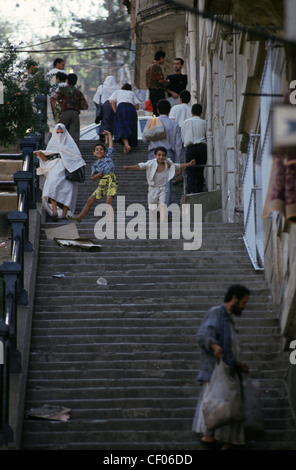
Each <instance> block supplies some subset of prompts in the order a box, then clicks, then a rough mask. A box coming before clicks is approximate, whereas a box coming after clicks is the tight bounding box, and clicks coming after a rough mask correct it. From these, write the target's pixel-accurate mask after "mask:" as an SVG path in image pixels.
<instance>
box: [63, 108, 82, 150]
mask: <svg viewBox="0 0 296 470" xmlns="http://www.w3.org/2000/svg"><path fill="white" fill-rule="evenodd" d="M59 122H61V123H62V124H64V125H65V126H66V129H67V131H68V132H69V134H70V135H71V136H72V137H73V139H74V140H75V143H76V144H77V147H79V139H80V118H79V112H78V111H75V110H74V109H67V110H66V111H62V115H61V118H60V120H59Z"/></svg>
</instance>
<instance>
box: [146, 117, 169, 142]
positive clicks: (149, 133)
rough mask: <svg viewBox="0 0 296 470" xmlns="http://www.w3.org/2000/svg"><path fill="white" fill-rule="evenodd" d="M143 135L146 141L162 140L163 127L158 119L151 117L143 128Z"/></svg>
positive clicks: (163, 136)
mask: <svg viewBox="0 0 296 470" xmlns="http://www.w3.org/2000/svg"><path fill="white" fill-rule="evenodd" d="M143 134H144V137H145V138H146V139H147V140H158V139H164V138H165V129H164V125H163V123H162V122H161V120H160V119H159V118H158V117H156V116H152V117H151V118H150V119H149V121H148V122H147V124H146V126H145V128H144V131H143Z"/></svg>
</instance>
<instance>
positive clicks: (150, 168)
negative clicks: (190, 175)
mask: <svg viewBox="0 0 296 470" xmlns="http://www.w3.org/2000/svg"><path fill="white" fill-rule="evenodd" d="M167 162H169V163H170V168H168V165H167V164H166V170H168V171H164V176H165V180H164V181H163V183H164V184H166V183H168V182H169V181H170V180H171V179H172V178H174V176H175V173H176V170H179V168H180V163H173V162H172V161H171V160H170V159H169V158H167V159H166V160H165V163H167ZM138 165H139V167H140V169H141V170H146V178H147V182H148V184H149V186H155V175H156V171H157V168H158V161H157V159H156V158H152V159H151V160H148V161H147V162H141V163H138ZM157 182H158V185H159V181H157Z"/></svg>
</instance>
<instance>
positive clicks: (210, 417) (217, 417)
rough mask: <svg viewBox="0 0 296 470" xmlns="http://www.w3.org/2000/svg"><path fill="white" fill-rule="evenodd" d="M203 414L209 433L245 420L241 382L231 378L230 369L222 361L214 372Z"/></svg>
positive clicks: (204, 402) (204, 401) (205, 399)
mask: <svg viewBox="0 0 296 470" xmlns="http://www.w3.org/2000/svg"><path fill="white" fill-rule="evenodd" d="M203 413H204V419H205V424H206V427H207V429H208V430H209V431H212V430H214V429H217V428H220V427H221V426H226V425H227V424H231V423H234V422H238V421H243V420H244V409H243V403H242V397H241V389H240V384H239V380H237V379H235V378H233V377H231V375H230V371H229V367H228V366H227V365H226V364H225V362H224V361H223V360H222V359H221V360H220V361H219V362H217V364H216V366H215V369H214V371H213V374H212V377H211V380H210V383H209V387H208V391H207V395H206V396H205V398H204V400H203Z"/></svg>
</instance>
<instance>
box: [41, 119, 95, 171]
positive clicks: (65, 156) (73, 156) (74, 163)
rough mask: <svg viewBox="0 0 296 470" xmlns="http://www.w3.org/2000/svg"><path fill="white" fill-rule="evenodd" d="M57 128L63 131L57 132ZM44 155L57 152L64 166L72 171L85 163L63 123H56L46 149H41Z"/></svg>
mask: <svg viewBox="0 0 296 470" xmlns="http://www.w3.org/2000/svg"><path fill="white" fill-rule="evenodd" d="M58 128H61V129H62V130H63V133H62V134H61V133H57V130H58ZM43 153H44V154H45V155H50V154H51V153H59V154H60V155H61V158H62V162H63V164H64V167H65V168H67V170H68V171H70V172H72V171H75V170H77V169H78V168H80V167H81V166H84V165H86V163H85V161H84V160H83V158H82V156H81V153H80V150H79V148H78V147H77V145H76V143H75V141H74V139H73V137H72V136H71V135H70V134H69V132H68V131H67V129H66V126H65V125H64V124H60V123H59V124H57V125H56V126H55V128H54V131H53V134H52V137H51V139H50V141H49V142H48V144H47V147H46V150H43Z"/></svg>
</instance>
